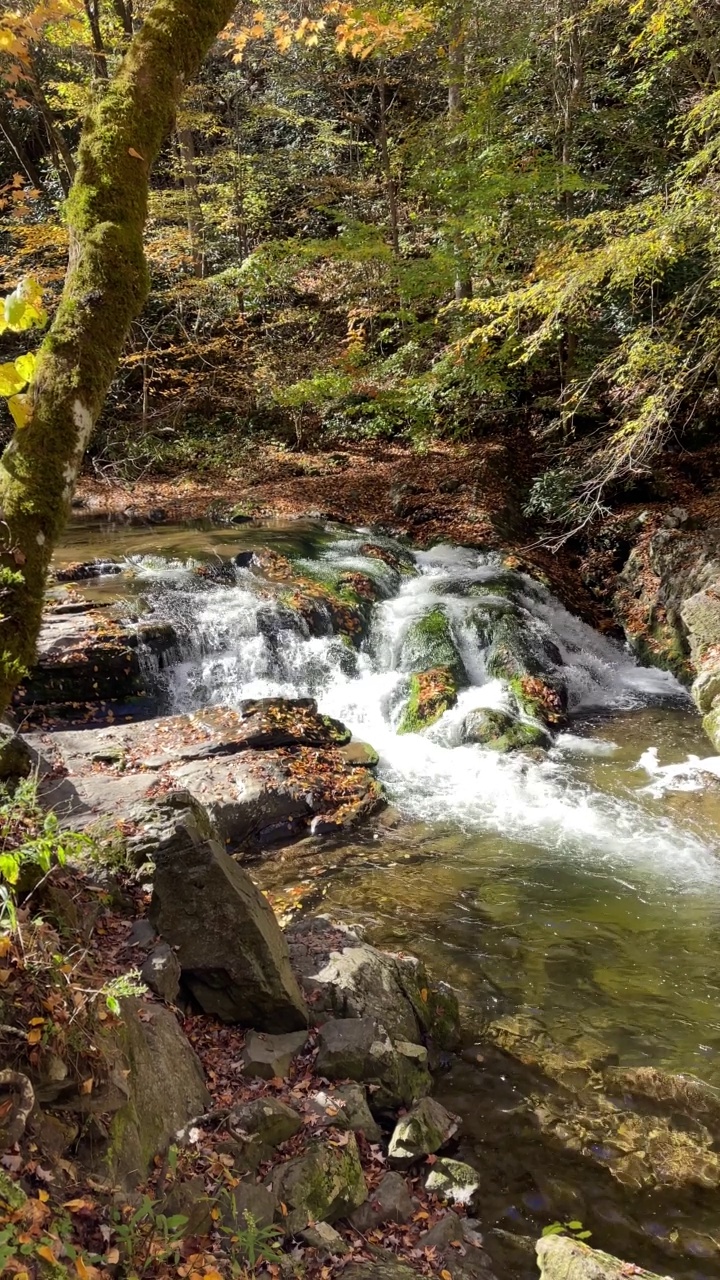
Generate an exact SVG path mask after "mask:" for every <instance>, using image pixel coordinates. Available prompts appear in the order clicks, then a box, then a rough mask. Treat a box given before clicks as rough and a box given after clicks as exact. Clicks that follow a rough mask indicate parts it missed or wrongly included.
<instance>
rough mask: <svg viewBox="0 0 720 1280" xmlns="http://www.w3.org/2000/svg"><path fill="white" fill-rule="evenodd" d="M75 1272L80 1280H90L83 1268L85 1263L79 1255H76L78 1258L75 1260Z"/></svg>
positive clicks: (88, 1274) (85, 1268)
mask: <svg viewBox="0 0 720 1280" xmlns="http://www.w3.org/2000/svg"><path fill="white" fill-rule="evenodd" d="M75 1270H76V1271H77V1273H78V1275H79V1277H80V1280H90V1272H89V1271H88V1269H87V1267H86V1266H85V1263H84V1262H83V1260H82V1258H81V1257H80V1255H78V1257H77V1258H76V1259H75Z"/></svg>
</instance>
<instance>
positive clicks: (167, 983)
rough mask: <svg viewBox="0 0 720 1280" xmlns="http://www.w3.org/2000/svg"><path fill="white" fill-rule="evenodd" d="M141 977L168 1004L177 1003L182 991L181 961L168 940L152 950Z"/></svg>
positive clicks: (141, 971)
mask: <svg viewBox="0 0 720 1280" xmlns="http://www.w3.org/2000/svg"><path fill="white" fill-rule="evenodd" d="M140 977H141V978H142V980H143V982H144V983H145V985H146V986H148V987H149V988H150V990H151V991H152V992H153V993H154V995H156V996H159V997H160V999H161V1000H164V1001H165V1003H166V1004H174V1003H175V1001H176V1000H177V997H178V993H179V991H180V962H179V960H178V958H177V956H176V955H175V952H174V951H173V949H172V947H169V946H168V944H167V942H160V943H159V944H158V946H157V947H155V950H154V951H151V953H150V955H149V956H148V957H147V959H146V961H145V963H144V964H143V966H142V969H141V970H140Z"/></svg>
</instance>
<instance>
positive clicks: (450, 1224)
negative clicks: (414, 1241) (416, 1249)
mask: <svg viewBox="0 0 720 1280" xmlns="http://www.w3.org/2000/svg"><path fill="white" fill-rule="evenodd" d="M477 1225H478V1224H477V1222H476V1221H475V1219H473V1218H460V1217H458V1215H457V1214H456V1213H453V1212H452V1210H450V1211H449V1212H448V1213H446V1214H444V1215H443V1217H442V1218H440V1219H439V1221H438V1222H436V1223H435V1226H434V1227H431V1229H430V1230H429V1231H426V1232H425V1233H424V1235H422V1236H421V1237H420V1239H419V1241H418V1245H419V1246H420V1248H422V1249H435V1250H436V1251H437V1253H438V1254H440V1255H441V1257H442V1260H443V1264H444V1266H443V1269H444V1270H446V1271H447V1272H448V1273H449V1275H450V1276H451V1278H452V1280H492V1260H491V1259H490V1257H489V1256H488V1254H487V1253H486V1252H485V1250H484V1249H483V1247H482V1245H483V1238H482V1236H481V1235H479V1234H478V1232H477V1231H476V1230H475V1228H476V1227H477Z"/></svg>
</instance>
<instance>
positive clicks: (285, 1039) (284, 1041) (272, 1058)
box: [242, 1031, 307, 1080]
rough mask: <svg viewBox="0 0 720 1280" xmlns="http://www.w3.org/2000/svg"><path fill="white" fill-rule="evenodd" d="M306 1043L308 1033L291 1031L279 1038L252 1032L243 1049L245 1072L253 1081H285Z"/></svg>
mask: <svg viewBox="0 0 720 1280" xmlns="http://www.w3.org/2000/svg"><path fill="white" fill-rule="evenodd" d="M306 1043H307V1032H306V1031H291V1032H288V1033H287V1034H285V1035H279V1036H270V1035H264V1034H263V1033H262V1032H258V1031H251V1032H250V1034H249V1035H248V1038H247V1040H246V1042H245V1048H244V1049H243V1055H242V1067H243V1072H244V1074H245V1075H246V1076H249V1077H250V1078H251V1079H259V1080H273V1079H276V1078H279V1079H281V1080H284V1079H285V1078H286V1076H288V1075H289V1074H290V1066H291V1064H292V1060H293V1058H294V1057H295V1056H296V1054H298V1053H300V1050H301V1049H302V1048H303V1047H304V1045H305V1044H306Z"/></svg>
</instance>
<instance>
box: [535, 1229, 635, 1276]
mask: <svg viewBox="0 0 720 1280" xmlns="http://www.w3.org/2000/svg"><path fill="white" fill-rule="evenodd" d="M536 1252H537V1259H538V1265H539V1267H540V1274H541V1276H542V1280H624V1278H625V1277H626V1276H627V1275H629V1274H631V1275H633V1276H635V1277H637V1280H660V1277H658V1276H657V1274H656V1273H655V1272H652V1271H644V1270H643V1268H642V1267H636V1266H635V1265H634V1264H631V1263H627V1262H621V1260H620V1259H619V1258H614V1257H612V1255H611V1254H609V1253H601V1251H600V1250H599V1249H591V1248H590V1247H589V1246H588V1245H586V1244H584V1243H583V1242H582V1241H581V1240H571V1239H570V1237H569V1236H545V1237H543V1239H542V1240H538V1242H537V1246H536Z"/></svg>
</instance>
